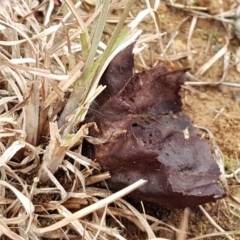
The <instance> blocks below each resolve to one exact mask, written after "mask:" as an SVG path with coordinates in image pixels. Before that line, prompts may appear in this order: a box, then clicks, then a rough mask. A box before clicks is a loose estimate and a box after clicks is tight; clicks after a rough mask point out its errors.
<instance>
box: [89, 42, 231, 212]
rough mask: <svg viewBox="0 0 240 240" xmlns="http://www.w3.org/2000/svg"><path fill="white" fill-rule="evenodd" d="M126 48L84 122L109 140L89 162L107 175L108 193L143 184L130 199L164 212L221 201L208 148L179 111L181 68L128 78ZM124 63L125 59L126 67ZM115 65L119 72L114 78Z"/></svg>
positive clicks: (95, 147)
mask: <svg viewBox="0 0 240 240" xmlns="http://www.w3.org/2000/svg"><path fill="white" fill-rule="evenodd" d="M129 49H130V47H129V48H128V50H126V52H124V51H123V52H122V53H120V54H119V55H120V56H117V57H116V58H115V59H117V60H116V61H117V63H115V59H114V60H113V61H112V63H111V64H110V66H109V67H108V69H107V71H106V72H105V74H104V76H103V78H104V79H103V80H102V83H105V84H106V85H107V89H109V90H108V91H106V90H105V91H104V92H103V93H102V99H104V100H103V101H102V100H101V101H100V100H99V99H98V101H99V102H98V104H99V108H98V110H97V111H96V112H95V113H94V115H91V116H89V117H88V118H87V121H95V122H96V123H97V125H98V127H99V132H94V130H93V131H92V133H91V134H92V136H94V137H99V138H103V139H109V140H108V141H107V142H106V143H104V144H99V145H93V157H94V158H95V159H96V160H97V161H98V162H99V163H100V165H101V166H102V169H103V170H104V171H109V172H110V174H111V179H109V180H107V183H108V186H109V188H110V189H112V190H115V191H117V190H120V189H122V188H124V187H126V186H128V185H129V184H131V183H134V182H135V181H137V180H139V179H146V180H148V182H147V184H145V185H144V186H143V187H141V188H139V189H137V190H135V191H134V192H133V193H131V194H130V196H131V197H133V198H135V199H139V200H143V201H147V202H153V203H157V204H159V205H160V206H163V207H168V208H184V207H191V206H196V205H200V204H204V203H207V202H212V201H216V200H217V199H220V198H223V197H225V196H226V194H225V192H224V190H223V188H222V187H221V185H220V184H219V182H218V178H219V176H220V170H219V167H218V165H217V163H216V162H215V160H214V159H213V158H212V157H211V154H210V148H209V146H208V144H207V143H206V142H204V141H203V140H201V139H200V138H199V137H198V136H197V135H196V133H195V132H194V128H193V125H192V123H191V120H190V119H189V117H188V116H187V115H186V114H185V113H183V112H182V110H181V105H182V103H181V98H180V96H179V90H180V88H181V85H182V84H183V83H184V81H185V72H186V71H187V69H181V70H175V71H171V70H169V69H168V68H166V67H165V66H164V65H160V66H158V67H156V68H153V69H150V70H149V71H143V72H141V73H135V74H131V71H132V66H133V57H132V55H131V54H130V53H129ZM131 49H132V46H131ZM131 49H130V50H131ZM124 54H125V57H126V58H124ZM119 59H121V61H120V62H119ZM124 59H130V60H129V68H128V66H127V65H126V64H125V63H126V61H127V60H124ZM121 64H123V67H122V69H124V71H123V72H122V73H121V76H118V74H120V72H121V71H119V69H121ZM116 66H117V67H116ZM111 68H113V69H111ZM116 69H117V70H116ZM106 79H107V80H106ZM126 79H127V80H126ZM118 81H119V82H121V83H119V82H118Z"/></svg>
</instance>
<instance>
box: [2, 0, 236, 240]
mask: <svg viewBox="0 0 240 240" xmlns="http://www.w3.org/2000/svg"><path fill="white" fill-rule="evenodd" d="M97 2H98V3H97V4H96V8H95V11H93V12H92V13H90V12H88V13H87V12H86V11H84V10H83V9H82V8H81V9H80V8H79V6H80V5H81V3H80V1H79V2H77V3H76V5H75V6H74V5H73V3H72V1H70V0H66V1H65V3H64V4H63V6H62V7H61V9H59V11H58V12H57V13H54V14H53V13H52V10H53V7H54V6H53V1H50V2H48V1H44V2H43V3H42V4H41V5H40V7H37V6H38V2H37V1H25V0H2V1H1V8H0V30H1V32H0V62H1V67H0V74H1V80H0V85H1V88H0V96H1V99H0V137H1V141H0V151H1V156H0V172H1V174H0V192H1V195H0V196H1V198H0V203H1V204H0V211H1V218H0V234H1V238H2V239H5V238H6V236H7V237H8V238H10V239H36V240H37V239H52V238H53V239H88V240H92V239H121V240H122V239H126V233H127V232H128V230H126V227H125V226H124V225H123V224H122V223H121V219H122V218H126V219H128V220H129V221H131V222H133V223H134V224H135V225H136V226H137V228H139V230H140V231H142V232H145V233H146V236H147V238H148V239H160V238H157V236H156V232H157V231H159V229H163V230H164V231H169V232H172V233H177V236H178V238H177V239H179V240H180V239H186V235H187V234H186V232H187V225H188V221H187V219H188V217H189V216H188V215H189V212H188V210H185V212H184V216H183V219H182V224H181V226H180V228H179V229H178V228H177V227H174V225H168V224H165V223H164V222H161V221H160V220H158V219H157V218H154V217H152V216H149V215H147V214H142V213H140V212H139V211H138V210H137V209H135V208H134V207H133V206H132V205H131V204H129V203H128V202H126V201H125V200H123V199H122V197H123V196H125V195H127V194H128V193H129V192H131V191H133V190H134V189H136V188H138V187H140V186H141V185H142V184H144V181H143V180H139V181H138V182H136V183H135V184H133V185H131V186H129V187H127V188H126V189H123V190H121V191H119V192H117V193H114V194H112V193H111V192H110V191H108V190H104V189H100V188H94V187H91V184H93V183H97V182H100V181H104V180H106V179H108V178H109V177H110V176H109V174H108V173H104V174H102V173H100V166H99V165H98V164H97V162H95V161H93V160H91V159H88V158H86V157H84V156H82V155H81V152H82V141H83V139H84V137H86V136H87V135H88V130H89V127H92V126H93V127H95V128H97V126H96V125H95V124H94V123H91V124H86V125H83V126H81V128H78V125H79V123H80V122H81V121H83V120H84V117H85V115H86V113H87V110H88V108H89V106H90V104H91V102H92V101H93V100H94V98H95V97H96V96H97V95H98V94H100V93H101V91H102V90H103V89H104V87H103V86H98V81H99V79H100V77H101V75H102V74H103V72H104V70H105V69H106V67H107V65H108V63H109V62H110V61H111V59H112V58H113V57H114V56H115V55H116V54H117V53H118V52H119V51H121V50H122V49H123V48H125V47H126V46H127V45H129V44H130V43H132V42H133V41H135V40H136V39H137V37H138V36H139V35H140V34H141V30H139V29H137V26H138V24H139V22H140V21H141V20H142V19H144V18H145V17H146V16H148V15H149V16H150V17H152V19H153V20H154V24H155V27H156V34H152V35H147V34H146V35H142V36H141V37H140V38H139V39H138V42H137V45H136V48H135V50H134V51H135V52H136V54H138V56H139V59H140V61H141V62H142V66H143V67H144V68H145V69H147V68H148V64H147V63H146V62H145V60H144V58H143V56H142V55H141V53H142V50H143V49H144V48H147V47H148V42H150V41H154V40H156V41H158V43H159V44H160V47H161V49H162V52H163V54H162V55H161V56H160V58H162V59H163V58H164V59H167V60H168V61H169V60H170V61H171V59H179V58H181V57H186V56H188V60H189V61H191V54H187V55H186V54H185V55H184V54H183V55H181V56H179V55H177V54H172V55H168V54H167V50H168V48H170V47H171V41H174V36H173V37H172V39H170V40H171V41H169V44H168V45H164V44H163V43H162V41H161V39H162V36H164V35H165V33H164V32H161V31H160V26H159V22H160V19H159V16H158V14H157V13H156V11H155V10H156V9H157V8H158V6H159V4H160V1H155V5H153V8H151V6H150V3H149V1H146V8H145V9H144V10H143V11H142V12H140V13H139V15H138V16H137V17H132V16H131V14H130V15H129V13H128V11H129V9H130V8H131V4H132V2H133V1H114V0H113V1H103V5H102V4H100V3H99V2H100V1H97ZM171 2H172V1H170V3H171ZM172 5H173V6H174V7H178V8H183V7H182V6H179V4H178V5H177V4H174V3H172ZM36 7H37V8H36ZM34 9H35V10H34ZM36 9H43V12H44V14H45V17H44V21H43V23H42V24H41V23H39V21H38V19H37V15H36ZM113 9H114V10H118V9H119V10H120V11H124V14H122V15H121V16H122V17H121V18H117V17H115V16H114V17H112V16H110V15H109V14H108V12H109V11H110V12H111V11H112V10H113ZM124 9H125V10H124ZM188 9H190V10H194V11H203V10H204V9H200V8H197V7H191V8H188ZM62 13H63V14H62ZM197 13H199V12H197ZM197 13H196V16H198V14H197ZM200 13H201V12H200ZM129 16H130V17H129ZM209 17H213V16H209ZM196 18H197V17H196ZM196 18H193V20H192V25H191V31H194V26H195V22H196ZM215 18H217V19H219V18H222V16H215ZM107 22H111V23H113V22H114V23H115V24H116V23H118V24H117V25H116V28H115V32H114V33H113V34H112V39H110V41H109V43H108V44H107V45H106V44H105V43H104V42H102V41H101V40H102V36H103V35H102V33H103V31H104V27H105V26H106V23H107ZM125 22H127V25H126V24H125V25H124V23H125ZM123 25H124V26H123ZM191 31H190V32H189V36H188V46H189V47H188V51H189V49H190V45H189V44H190V42H191V34H192V33H191ZM80 36H81V37H80ZM228 44H229V42H228V41H226V44H225V45H224V47H223V48H222V49H221V50H220V51H219V52H218V53H217V54H216V55H215V56H213V57H212V58H211V59H210V60H209V62H207V63H206V64H205V65H203V66H202V67H201V68H200V69H199V71H198V72H197V73H196V75H195V76H192V77H193V78H194V79H196V78H198V77H200V76H201V75H203V74H204V72H206V71H207V69H209V68H210V67H211V66H212V64H213V63H214V62H216V61H217V60H218V59H219V58H220V57H222V56H223V55H225V54H227V48H228ZM190 77H191V76H190ZM223 80H224V79H223ZM188 84H189V85H190V84H191V85H193V84H195V83H190V82H189V83H188ZM196 84H201V83H200V82H197V83H196ZM207 84H210V83H207ZM211 84H216V85H217V84H224V82H223V81H219V82H216V83H211ZM214 147H215V148H214V150H215V153H216V155H217V156H218V157H219V158H217V160H218V161H219V165H220V167H221V169H222V178H223V182H224V183H225V184H227V180H226V178H228V179H229V178H234V177H235V178H236V179H238V178H237V174H238V172H239V169H237V170H236V171H235V172H234V173H232V175H231V174H230V175H225V173H224V168H223V160H222V158H221V157H222V156H221V152H220V150H219V148H218V147H217V146H216V145H214ZM93 173H94V174H93ZM226 188H227V185H226ZM231 198H232V199H233V201H232V202H230V203H229V202H228V203H226V208H227V209H230V210H231V211H232V212H234V213H235V214H236V215H237V216H238V217H239V215H240V207H239V202H240V200H239V199H238V198H237V197H235V196H231ZM201 210H203V208H202V207H201ZM109 223H111V224H109ZM213 224H214V223H213ZM214 226H215V228H216V229H217V230H219V232H216V233H213V234H212V235H211V236H218V235H219V234H222V235H226V237H228V238H229V239H233V238H232V237H231V234H232V233H235V234H239V231H238V232H237V231H235V232H224V231H223V232H222V229H221V228H218V226H216V225H214ZM214 234H215V235H214ZM204 237H208V236H207V235H206V236H201V238H204ZM192 239H198V238H192Z"/></svg>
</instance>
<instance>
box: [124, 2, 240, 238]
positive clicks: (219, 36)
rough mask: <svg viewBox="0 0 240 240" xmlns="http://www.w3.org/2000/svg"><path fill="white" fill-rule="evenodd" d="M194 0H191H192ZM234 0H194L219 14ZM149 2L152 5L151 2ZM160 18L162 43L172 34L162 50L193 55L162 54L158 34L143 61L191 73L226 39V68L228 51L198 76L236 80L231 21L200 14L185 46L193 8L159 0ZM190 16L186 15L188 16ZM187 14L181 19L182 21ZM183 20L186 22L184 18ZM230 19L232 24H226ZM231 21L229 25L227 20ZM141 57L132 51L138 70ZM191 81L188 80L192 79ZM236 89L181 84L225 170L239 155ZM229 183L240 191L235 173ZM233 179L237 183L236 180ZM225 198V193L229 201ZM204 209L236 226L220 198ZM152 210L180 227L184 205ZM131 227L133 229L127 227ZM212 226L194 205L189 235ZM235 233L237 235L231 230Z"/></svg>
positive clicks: (146, 25) (151, 29) (151, 27)
mask: <svg viewBox="0 0 240 240" xmlns="http://www.w3.org/2000/svg"><path fill="white" fill-rule="evenodd" d="M187 2H193V1H184V0H182V1H180V0H179V1H176V3H179V4H182V5H183V6H185V7H186V8H187V6H186V4H187ZM194 2H195V1H194ZM234 3H235V1H233V0H226V1H220V0H212V1H205V0H198V1H197V5H195V6H199V7H205V8H206V9H207V11H206V13H208V14H219V13H221V12H226V11H228V10H231V9H233V8H235V7H236V6H235V5H234ZM152 6H153V5H152ZM144 8H146V6H145V3H144V1H139V2H138V3H136V7H135V8H133V10H132V13H133V15H136V14H137V13H138V12H139V11H140V10H141V9H144ZM157 14H158V17H159V19H160V32H161V33H163V32H166V35H164V36H162V39H161V41H162V44H163V46H166V44H168V42H169V40H170V39H171V37H172V36H173V34H174V33H176V32H177V35H176V36H175V38H174V41H173V43H172V44H171V46H170V48H169V49H168V50H167V51H166V55H172V54H175V55H176V54H177V53H181V52H186V51H187V50H189V49H188V48H190V51H191V55H188V56H186V57H185V58H181V59H178V60H176V61H172V60H167V59H166V60H164V59H163V58H161V57H160V55H161V53H162V50H161V46H160V43H159V41H158V40H156V41H155V42H152V43H150V44H149V47H148V48H146V49H145V50H144V52H143V53H142V56H143V58H144V61H145V63H144V64H146V66H147V67H149V68H150V67H153V66H156V65H157V64H159V63H162V62H164V63H165V64H166V65H168V66H170V67H172V68H173V69H175V68H182V67H190V68H191V70H190V73H191V74H192V75H195V74H196V73H197V72H198V71H199V69H201V67H202V66H203V65H204V64H205V63H206V62H207V61H208V60H209V59H211V58H212V57H213V56H214V55H215V54H216V53H217V52H218V51H219V50H220V49H221V48H222V47H223V46H224V45H225V44H226V41H228V40H229V44H228V54H229V55H228V56H229V59H228V62H229V65H228V66H227V67H226V68H225V65H224V61H225V60H226V59H227V55H226V54H225V56H224V57H221V58H219V59H218V60H217V61H216V62H215V63H214V64H213V65H212V66H211V67H210V68H209V69H208V70H207V71H206V72H205V73H204V74H202V75H199V76H198V80H199V82H203V83H211V82H217V81H224V82H232V83H240V75H239V72H238V71H237V69H236V64H235V59H236V52H237V49H238V47H239V45H240V42H239V40H238V38H237V37H236V36H235V35H234V33H233V31H232V30H231V29H230V30H229V26H226V25H225V26H224V24H223V23H222V22H221V21H218V20H213V19H210V18H205V19H204V18H198V19H197V23H196V26H195V28H194V31H193V34H192V37H191V40H190V43H189V46H188V34H189V31H190V26H191V23H192V19H193V16H194V14H193V13H191V12H190V11H183V10H180V9H178V8H175V7H169V6H168V5H167V4H166V2H165V1H164V2H162V3H161V5H160V7H159V8H158V9H157ZM187 17H188V19H187V20H186V18H187ZM184 20H185V21H184ZM183 21H184V22H183ZM229 25H231V24H229ZM230 27H231V26H230ZM140 28H141V29H143V30H144V33H143V34H155V33H156V28H155V24H154V21H153V20H152V18H151V17H149V18H147V19H145V21H144V22H142V24H141V25H140ZM144 64H143V61H142V60H141V59H140V58H139V56H136V65H137V68H138V69H139V70H142V69H143V68H144ZM190 81H192V80H190ZM239 93H240V89H239V88H236V87H227V86H221V85H218V86H210V85H208V86H203V85H201V84H200V85H198V86H192V85H186V86H185V87H183V89H182V92H181V96H182V102H183V109H184V111H185V112H186V113H187V114H188V115H189V116H190V117H191V119H192V121H193V122H194V124H195V125H197V126H202V127H204V128H206V129H208V130H209V131H210V132H211V133H212V134H213V137H214V138H213V139H210V137H209V134H207V133H206V132H204V131H201V130H199V129H198V131H199V134H200V136H202V138H204V139H206V140H207V141H209V143H210V144H211V143H212V141H213V140H214V141H215V142H216V144H217V146H218V147H219V148H220V150H221V152H222V154H223V160H224V167H225V171H226V173H231V172H232V171H233V170H236V169H237V168H238V167H239V160H238V159H239V157H240V141H239V139H240V123H239V121H240V115H239V112H240V100H239V99H238V95H239ZM228 184H229V185H230V192H229V193H230V194H232V193H234V194H238V197H240V194H239V192H240V191H239V183H237V181H235V180H234V179H230V180H229V181H228ZM236 184H237V185H236ZM228 200H229V199H227V201H228ZM204 207H205V209H206V210H207V212H208V213H209V214H210V215H211V216H212V217H213V219H214V220H215V221H216V222H217V223H218V224H219V226H221V227H222V228H223V229H224V230H226V231H231V230H237V229H239V226H240V224H239V218H238V220H237V218H236V217H234V216H233V215H231V214H230V213H229V211H228V209H227V208H226V206H225V205H224V201H220V202H218V203H216V204H206V205H205V206H204ZM147 211H150V214H153V215H154V216H156V217H158V218H159V219H160V220H162V221H163V222H165V223H168V224H170V225H174V226H175V227H178V226H179V224H180V221H181V218H182V213H183V210H175V211H169V210H167V209H158V210H156V209H154V210H149V209H147ZM129 229H132V227H131V228H129ZM214 231H215V230H214V227H212V225H211V224H210V222H209V221H208V220H207V219H206V217H205V216H204V215H203V213H202V212H201V211H200V210H199V208H198V207H196V208H194V209H191V214H190V218H189V229H188V236H187V238H192V237H196V236H201V235H203V234H207V233H212V232H214ZM130 232H131V233H129V234H130V235H129V239H145V237H146V236H145V235H140V236H139V235H138V236H136V237H134V236H135V235H134V234H132V231H130ZM159 237H166V238H169V239H175V236H174V235H171V234H170V235H169V234H167V232H166V231H160V232H159ZM204 239H225V236H219V237H211V238H204ZM234 239H240V238H239V236H235V237H234Z"/></svg>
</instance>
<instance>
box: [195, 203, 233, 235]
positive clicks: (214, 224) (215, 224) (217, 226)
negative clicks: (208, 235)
mask: <svg viewBox="0 0 240 240" xmlns="http://www.w3.org/2000/svg"><path fill="white" fill-rule="evenodd" d="M198 207H199V208H200V210H201V211H202V213H203V214H204V215H205V217H206V218H207V219H208V220H209V222H210V223H211V224H212V225H213V226H214V227H215V228H216V229H217V230H218V231H220V232H222V233H224V232H225V231H224V230H223V229H222V228H221V227H220V226H219V225H218V224H217V223H216V222H215V221H214V220H213V218H212V217H211V216H210V215H209V214H208V212H207V211H206V210H205V209H204V208H203V206H201V205H200V206H198ZM226 237H227V238H228V239H230V240H234V239H233V238H232V237H231V236H229V234H226Z"/></svg>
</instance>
